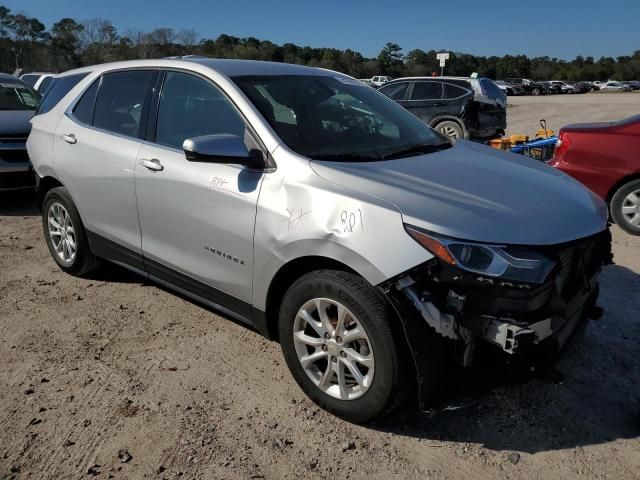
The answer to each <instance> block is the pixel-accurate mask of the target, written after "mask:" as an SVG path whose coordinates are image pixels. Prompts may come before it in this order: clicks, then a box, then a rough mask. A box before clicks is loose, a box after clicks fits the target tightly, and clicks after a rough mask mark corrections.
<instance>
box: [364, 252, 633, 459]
mask: <svg viewBox="0 0 640 480" xmlns="http://www.w3.org/2000/svg"><path fill="white" fill-rule="evenodd" d="M600 298H601V301H600V304H601V305H602V306H603V307H604V309H605V315H604V317H603V318H602V319H600V320H597V321H591V322H590V324H589V325H588V328H587V331H586V334H585V336H584V338H583V339H576V341H574V342H572V343H571V344H569V345H568V347H567V348H566V349H565V352H564V354H563V356H562V358H561V359H560V361H559V362H558V364H557V370H558V371H559V372H561V373H562V375H563V377H564V380H563V381H561V382H559V383H554V382H551V381H545V380H540V379H535V378H531V379H529V380H528V381H526V382H524V383H514V382H513V381H507V380H505V381H501V382H496V383H495V384H494V385H495V386H494V388H493V390H492V391H490V392H489V393H488V394H487V395H484V396H482V397H479V398H476V399H475V400H476V401H473V397H472V398H471V399H472V401H471V402H470V404H469V405H468V406H467V407H464V408H460V409H457V410H449V411H439V412H435V413H430V414H425V413H418V412H415V413H406V412H405V413H400V414H398V415H395V416H394V417H393V418H390V419H388V420H387V421H385V422H383V423H381V424H380V425H377V426H375V427H374V428H377V429H380V430H383V431H389V432H393V433H396V434H399V435H406V436H411V437H416V438H422V439H431V440H439V441H452V442H469V443H476V444H480V445H482V446H484V447H485V448H489V449H493V450H515V451H521V452H527V453H535V452H542V451H549V450H558V449H565V448H573V447H577V446H585V445H594V444H601V443H606V442H609V441H612V440H615V439H620V438H623V439H624V438H627V439H631V438H638V437H640V416H639V413H640V321H639V318H638V312H639V311H640V275H638V274H637V273H635V272H633V271H632V270H629V269H627V268H625V267H621V266H616V265H612V266H609V267H606V268H605V269H604V272H603V275H602V294H601V297H600ZM472 380H477V378H475V379H474V378H473V375H472V376H471V380H469V382H470V383H473V381H472ZM470 388H473V387H470ZM464 389H465V386H464V385H463V386H462V387H461V390H464Z"/></svg>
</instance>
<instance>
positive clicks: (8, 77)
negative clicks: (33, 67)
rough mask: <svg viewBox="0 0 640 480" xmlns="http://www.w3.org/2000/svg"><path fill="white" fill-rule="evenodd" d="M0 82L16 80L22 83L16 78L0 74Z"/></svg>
mask: <svg viewBox="0 0 640 480" xmlns="http://www.w3.org/2000/svg"><path fill="white" fill-rule="evenodd" d="M0 80H18V81H19V82H20V83H22V81H21V80H20V79H19V78H18V77H14V76H13V75H9V74H8V73H0Z"/></svg>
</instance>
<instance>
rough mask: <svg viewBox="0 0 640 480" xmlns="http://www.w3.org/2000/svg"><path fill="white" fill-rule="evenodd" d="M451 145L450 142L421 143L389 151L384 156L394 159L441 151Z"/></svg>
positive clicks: (386, 158)
mask: <svg viewBox="0 0 640 480" xmlns="http://www.w3.org/2000/svg"><path fill="white" fill-rule="evenodd" d="M451 146H452V145H451V144H450V143H449V142H443V143H437V144H435V145H434V144H432V143H419V144H417V145H413V146H411V147H409V148H403V149H402V150H398V151H397V152H393V153H388V154H386V155H384V156H383V157H382V158H384V159H385V160H392V159H394V158H403V157H410V156H412V155H414V154H419V153H433V152H439V151H440V150H446V149H447V148H451Z"/></svg>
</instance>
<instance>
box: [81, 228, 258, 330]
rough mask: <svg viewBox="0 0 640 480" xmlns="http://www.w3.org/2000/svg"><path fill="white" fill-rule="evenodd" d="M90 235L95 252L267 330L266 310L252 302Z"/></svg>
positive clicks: (110, 241) (253, 325)
mask: <svg viewBox="0 0 640 480" xmlns="http://www.w3.org/2000/svg"><path fill="white" fill-rule="evenodd" d="M87 237H88V239H89V244H90V245H91V250H92V251H93V253H94V254H95V255H96V256H98V257H100V258H102V259H104V260H108V261H110V262H113V263H115V264H117V265H120V266H122V267H124V268H127V269H128V270H132V271H133V272H135V273H137V274H139V275H142V276H144V277H147V278H149V279H150V280H152V281H154V282H156V283H158V284H160V285H162V286H164V287H166V288H168V289H171V290H173V291H175V292H177V293H178V294H181V295H184V296H186V297H189V298H190V299H192V300H195V301H196V302H198V303H201V304H203V305H205V306H207V307H209V308H211V309H213V310H217V311H219V312H220V313H222V314H223V315H226V316H228V317H231V318H233V319H234V320H236V321H238V322H241V323H243V324H245V325H248V326H250V327H251V328H254V329H257V330H258V331H259V332H260V334H262V335H265V334H266V332H267V328H266V324H267V322H266V315H265V312H263V311H261V310H259V309H257V308H255V307H253V306H252V305H251V303H249V302H245V301H244V300H240V299H239V298H236V297H234V296H232V295H229V294H228V293H225V292H223V291H221V290H218V289H217V288H214V287H212V286H210V285H207V284H205V283H202V282H200V281H198V280H196V279H194V278H192V277H190V276H188V275H185V274H183V273H181V272H178V271H176V270H174V269H172V268H170V267H167V266H166V265H163V264H161V263H159V262H157V261H155V260H151V259H149V258H146V257H143V255H142V254H140V253H137V252H134V251H132V250H130V249H129V248H127V247H123V246H122V245H119V244H118V243H115V242H113V241H112V240H109V239H106V238H104V237H103V236H101V235H98V234H96V233H93V232H90V231H88V230H87Z"/></svg>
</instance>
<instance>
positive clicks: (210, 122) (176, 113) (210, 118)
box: [100, 72, 245, 149]
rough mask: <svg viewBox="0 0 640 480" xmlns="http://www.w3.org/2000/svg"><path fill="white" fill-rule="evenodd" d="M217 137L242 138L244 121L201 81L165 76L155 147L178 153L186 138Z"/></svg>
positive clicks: (210, 86) (192, 76) (171, 73)
mask: <svg viewBox="0 0 640 480" xmlns="http://www.w3.org/2000/svg"><path fill="white" fill-rule="evenodd" d="M100 91H101V92H102V89H101V90H100ZM218 133H230V134H233V135H237V136H239V137H240V138H244V137H245V124H244V120H243V119H242V117H241V116H240V114H239V113H238V112H237V111H236V110H235V108H234V107H233V105H232V104H231V102H230V101H229V100H227V98H226V97H225V96H224V95H223V94H222V92H220V90H218V89H217V88H216V87H215V86H214V85H212V84H211V83H209V82H207V81H206V80H203V79H202V78H199V77H196V76H194V75H189V74H186V73H179V72H167V76H166V78H165V81H164V85H163V87H162V95H161V96H160V105H159V107H158V120H157V127H156V143H159V144H160V145H166V146H168V147H173V148H178V149H181V148H182V142H184V141H185V140H186V139H187V138H193V137H199V136H201V135H212V134H218Z"/></svg>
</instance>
